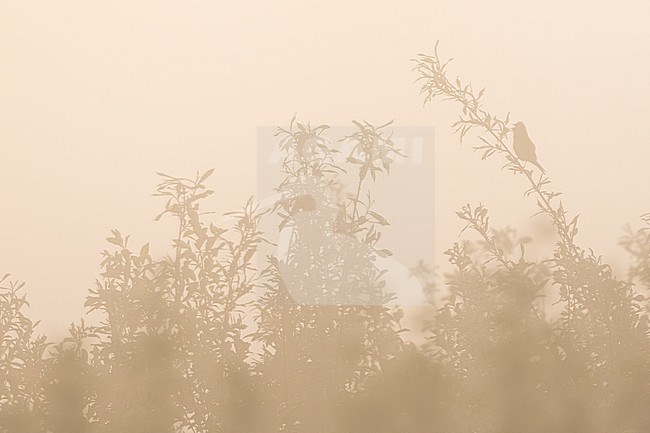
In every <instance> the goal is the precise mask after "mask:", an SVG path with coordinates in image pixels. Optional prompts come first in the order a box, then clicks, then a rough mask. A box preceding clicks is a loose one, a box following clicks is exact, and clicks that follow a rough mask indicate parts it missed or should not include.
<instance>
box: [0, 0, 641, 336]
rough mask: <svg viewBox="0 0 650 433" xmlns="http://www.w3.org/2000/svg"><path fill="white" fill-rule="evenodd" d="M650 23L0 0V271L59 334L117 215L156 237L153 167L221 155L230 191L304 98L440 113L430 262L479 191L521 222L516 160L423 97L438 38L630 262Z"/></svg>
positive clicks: (357, 6)
mask: <svg viewBox="0 0 650 433" xmlns="http://www.w3.org/2000/svg"><path fill="white" fill-rule="evenodd" d="M648 22H650V2H648V1H647V0H635V1H631V0H628V1H625V0H623V1H618V2H611V1H591V2H586V1H581V2H576V1H574V2H567V1H558V0H552V1H545V2H521V1H514V0H511V1H510V0H509V1H504V0H501V1H491V2H479V1H459V0H445V1H426V2H425V1H408V0H402V1H399V2H397V1H396V2H388V1H376V0H375V1H365V0H364V1H359V0H357V1H354V2H333V1H331V0H330V1H301V2H297V1H296V2H289V1H274V2H257V4H256V5H254V4H253V3H252V2H222V1H215V0H211V1H186V2H179V1H161V0H156V1H137V2H133V1H111V2H105V1H90V0H83V1H81V0H79V1H77V0H75V1H66V2H47V1H41V2H34V1H28V0H21V1H12V2H9V1H0V157H1V159H0V161H1V169H0V197H2V212H0V274H4V273H5V272H10V273H11V274H12V275H13V277H14V278H17V279H20V280H23V281H26V282H27V289H26V290H27V293H28V296H29V299H30V301H31V304H32V308H31V313H30V315H31V316H32V317H34V318H37V319H41V320H42V321H43V327H42V329H43V330H44V331H47V332H48V333H49V332H51V333H54V334H56V333H58V332H59V331H60V330H61V329H63V328H65V327H66V326H67V324H69V323H70V322H72V321H74V320H77V319H78V318H79V317H80V316H81V315H82V314H83V311H84V309H83V302H84V298H85V295H86V291H87V289H88V288H89V287H91V286H92V285H93V282H94V279H95V278H96V277H97V275H98V272H99V262H100V254H99V253H100V252H101V250H102V249H103V248H104V247H105V246H106V244H105V241H104V239H105V238H106V237H107V236H108V235H109V232H110V229H112V228H118V229H120V230H121V231H122V232H123V233H126V234H132V235H133V241H134V245H140V244H142V243H144V242H148V241H150V242H151V244H152V250H153V251H154V252H158V253H159V254H162V253H163V252H164V251H165V247H166V246H167V245H168V243H169V239H171V237H172V236H173V232H172V230H171V227H172V223H171V221H167V222H165V221H163V222H158V223H154V222H153V217H154V216H155V215H156V213H157V211H158V210H159V209H160V207H161V205H162V203H161V202H160V201H159V200H157V199H156V198H154V197H151V193H152V192H153V190H154V187H155V184H156V183H157V178H156V175H155V172H156V171H163V172H169V173H172V174H178V175H191V174H192V173H194V172H195V171H196V170H197V169H198V170H206V169H208V168H211V167H215V168H216V172H215V175H214V176H213V178H212V181H211V186H212V187H213V189H215V190H216V194H214V196H213V199H212V200H211V201H210V202H209V205H210V206H211V207H212V209H214V210H216V211H217V212H224V211H228V210H231V209H233V208H236V207H239V206H240V205H242V204H243V203H244V200H245V199H246V198H247V197H248V196H249V195H253V194H255V193H256V179H257V170H258V167H257V162H256V145H257V143H256V140H257V138H256V133H257V128H258V126H261V125H285V124H287V123H288V121H289V120H290V119H291V117H292V116H293V115H294V113H297V114H298V117H299V119H300V120H302V121H311V122H313V123H330V124H335V125H344V124H349V122H350V120H352V119H365V120H368V121H370V122H374V123H383V122H385V121H388V120H390V119H395V123H396V124H399V125H426V126H433V127H434V128H435V130H436V145H435V172H434V176H435V183H436V184H435V188H434V189H432V190H431V191H427V190H422V189H418V188H413V189H412V190H409V191H404V194H417V195H419V196H422V198H423V199H427V200H428V199H430V200H433V203H434V205H435V240H434V241H432V244H431V251H435V254H433V256H432V257H429V258H428V259H429V260H430V261H434V262H441V261H443V260H444V257H443V256H442V252H443V251H444V249H446V248H447V247H448V246H450V245H451V244H452V243H453V242H454V241H455V240H456V239H457V234H458V230H459V229H460V228H461V227H462V225H461V223H460V222H459V221H457V219H456V218H455V216H454V212H455V211H456V210H458V209H459V208H460V207H461V206H462V205H463V204H465V203H467V202H470V203H478V202H482V203H484V204H486V205H487V206H488V207H489V208H490V210H491V213H492V216H493V217H492V219H493V221H494V222H495V224H497V225H512V226H516V227H522V226H528V227H530V226H531V224H532V223H531V221H530V220H529V219H528V216H529V215H530V214H532V213H533V212H534V202H533V201H532V200H529V201H525V200H523V199H521V195H522V193H523V191H524V188H525V185H523V183H522V181H521V179H519V178H515V177H513V176H511V175H509V174H508V173H505V172H501V171H500V164H499V162H497V161H489V162H487V163H485V162H481V161H480V158H479V155H477V154H473V152H472V151H471V149H470V147H469V146H464V147H460V146H459V145H458V141H457V139H456V138H455V137H454V136H453V135H452V134H451V128H450V127H449V125H450V124H451V123H452V122H453V121H454V120H455V119H456V118H457V115H458V109H457V107H456V106H453V105H450V104H448V103H441V102H436V103H434V104H433V105H431V106H428V107H424V108H423V107H422V100H421V98H420V96H419V95H418V88H417V86H416V85H415V84H414V83H413V80H414V79H415V75H414V73H413V72H412V71H411V67H412V65H411V63H410V62H409V60H410V59H411V58H413V57H414V56H415V55H416V54H417V53H421V52H431V51H432V49H433V46H434V43H435V41H436V40H440V52H441V54H442V55H443V56H448V57H454V58H455V59H456V60H455V61H454V63H453V64H452V65H453V66H452V68H451V71H452V72H453V73H454V74H456V73H457V74H459V75H460V76H461V77H463V78H464V79H465V80H471V81H472V82H473V83H474V85H475V87H487V92H486V96H485V102H486V104H487V105H488V108H489V109H490V110H492V111H493V112H494V113H495V114H505V113H506V112H508V111H510V112H511V113H512V115H511V118H512V119H514V120H523V121H525V122H526V125H527V126H528V131H529V133H530V135H531V137H532V138H533V140H534V141H535V142H536V143H537V147H538V155H539V158H540V161H541V162H542V164H543V165H544V166H545V167H546V169H547V171H548V172H549V175H550V176H551V178H552V179H553V182H554V185H555V187H556V188H557V189H558V190H560V191H563V192H564V200H565V202H566V207H567V208H568V210H569V211H571V212H579V213H581V214H582V217H581V218H582V225H581V235H580V241H581V242H582V243H583V244H585V245H590V246H593V247H594V248H595V250H596V251H597V252H600V253H602V254H604V255H605V257H606V258H608V259H610V260H612V261H614V262H617V261H622V260H623V257H622V256H621V253H620V251H619V250H617V249H616V244H617V241H618V239H619V237H620V236H621V234H622V227H623V226H624V224H626V223H628V222H632V223H635V222H636V221H638V217H639V216H640V215H641V214H643V213H646V212H650V203H649V200H648V196H647V192H646V188H647V185H648V184H650V171H649V170H648V162H649V161H650V146H648V145H647V142H648V138H647V124H648V118H649V117H650V104H649V102H648V101H650V86H649V85H648V77H649V76H650V44H649V43H648V42H649V41H650V26H648ZM396 230H397V229H396ZM402 247H404V246H402ZM425 259H426V258H425ZM438 264H440V263H438Z"/></svg>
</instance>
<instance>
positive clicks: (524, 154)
mask: <svg viewBox="0 0 650 433" xmlns="http://www.w3.org/2000/svg"><path fill="white" fill-rule="evenodd" d="M513 132H514V137H515V138H514V143H513V146H512V147H514V149H515V153H516V154H517V158H519V159H520V160H522V161H525V162H530V163H531V164H533V165H535V166H536V167H537V168H539V169H540V170H541V171H542V173H544V174H546V170H544V167H542V165H541V164H540V163H539V161H537V153H535V143H533V141H532V140H531V139H530V137H529V136H528V131H526V125H524V123H523V122H517V123H515V127H514V128H513Z"/></svg>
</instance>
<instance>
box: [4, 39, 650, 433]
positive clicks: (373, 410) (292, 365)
mask: <svg viewBox="0 0 650 433" xmlns="http://www.w3.org/2000/svg"><path fill="white" fill-rule="evenodd" d="M436 48H437V47H436ZM447 67H448V62H443V61H441V60H440V58H439V56H438V53H437V49H436V52H435V53H434V54H433V55H420V56H419V57H418V58H417V59H416V60H415V70H416V72H417V73H418V77H419V79H420V80H421V82H422V93H423V94H424V97H425V102H430V101H431V100H433V99H436V98H442V99H445V100H448V101H451V102H453V103H456V104H458V106H459V108H460V112H461V114H460V119H459V120H458V121H457V122H456V123H455V125H454V127H455V128H456V129H457V132H458V134H459V135H460V138H461V139H466V137H467V136H468V134H470V133H474V134H475V135H476V137H477V141H476V144H475V146H474V149H475V150H477V151H479V152H481V154H482V157H483V159H486V158H502V160H503V163H504V167H505V168H507V169H508V171H509V172H510V173H508V174H507V175H513V176H516V177H517V178H518V179H521V180H522V185H524V188H525V194H524V195H525V197H534V198H535V199H536V203H537V206H538V207H539V213H540V214H541V215H542V216H541V217H546V218H549V219H550V221H551V222H552V223H553V224H554V227H555V229H556V233H557V237H556V240H557V242H556V244H555V248H554V250H553V251H549V252H548V257H547V258H546V259H544V260H542V261H533V260H531V259H530V258H528V257H527V255H526V244H527V243H528V242H529V241H530V239H523V238H520V237H519V236H518V234H517V232H516V231H514V230H512V229H502V230H499V229H495V228H494V227H493V226H492V222H491V221H490V218H489V215H488V209H487V208H486V207H485V206H483V205H481V204H479V205H470V204H468V205H466V206H464V207H463V208H462V209H460V210H458V211H457V212H456V215H457V216H458V218H460V219H461V220H462V221H463V222H464V223H465V224H466V227H465V229H464V230H463V232H465V231H470V232H473V233H474V234H475V235H476V236H475V237H474V238H472V239H473V240H466V239H463V240H459V242H457V243H455V244H454V245H452V246H451V247H450V248H449V249H448V250H447V251H446V256H447V257H448V259H449V264H450V267H449V272H448V273H446V274H445V275H444V276H443V277H442V279H443V280H444V283H445V286H446V289H445V290H442V289H440V290H438V291H439V292H442V293H443V294H444V297H443V298H442V301H441V302H438V303H437V304H438V305H437V307H438V308H437V312H436V314H434V315H433V316H432V317H430V318H429V319H430V320H429V324H428V325H427V327H426V329H425V332H426V333H427V335H428V337H429V343H428V344H427V345H425V346H424V347H417V346H416V345H415V344H413V343H412V342H410V341H408V340H407V339H405V338H403V337H402V331H403V329H402V327H401V325H400V320H401V317H402V314H403V312H402V310H401V309H400V308H398V307H389V303H390V302H391V301H392V300H394V295H393V293H394V292H395V291H396V289H397V288H395V287H390V286H388V284H387V283H386V279H385V278H384V277H385V272H386V271H385V270H382V269H381V268H380V266H379V265H378V263H377V261H378V258H379V257H381V258H386V257H390V255H391V252H390V251H389V250H388V249H386V248H385V247H383V246H382V242H381V237H382V230H388V229H393V230H407V229H409V228H408V227H390V226H389V223H388V221H387V219H386V218H385V217H384V216H382V215H381V214H380V213H379V212H378V211H377V208H376V206H375V201H374V198H373V195H372V188H373V183H374V181H375V179H376V178H377V176H379V175H388V174H389V173H390V168H391V166H392V164H393V163H394V161H395V158H396V157H397V156H401V155H402V153H401V150H400V149H398V148H397V147H396V146H395V143H394V142H393V141H392V139H391V135H390V127H391V125H390V123H389V124H385V125H381V126H378V127H376V126H373V125H371V124H369V123H367V122H354V125H355V128H356V130H355V132H354V133H352V134H351V135H349V136H347V137H339V138H340V139H341V141H342V142H345V143H346V144H347V147H346V148H347V149H349V153H348V154H346V155H343V157H344V158H343V160H344V161H345V162H344V163H341V162H339V161H340V158H337V156H338V154H339V153H340V152H341V150H340V149H341V146H340V145H339V143H338V142H332V141H330V140H331V138H329V137H328V136H327V133H326V132H327V130H328V127H327V126H325V125H320V126H316V127H312V126H311V125H310V124H303V123H299V122H296V121H295V118H294V119H293V120H292V121H291V124H290V127H289V128H287V129H279V130H278V134H277V139H278V145H279V147H280V149H281V151H282V152H283V153H284V156H285V157H284V160H283V163H282V173H283V176H284V180H283V181H282V182H281V183H280V184H279V185H278V186H277V189H276V192H277V194H278V199H277V200H276V202H275V205H274V206H272V207H271V208H269V209H260V208H258V206H257V205H256V202H255V200H253V199H250V200H248V201H247V202H246V203H245V205H244V206H243V208H242V209H241V210H239V211H237V212H233V213H229V214H227V216H228V217H229V218H230V221H231V223H228V224H226V225H224V226H222V225H223V224H215V221H211V220H210V219H209V217H208V216H206V214H208V213H207V212H205V210H204V209H202V207H201V206H202V205H203V204H204V202H203V200H204V199H205V198H206V197H208V196H209V195H210V194H212V191H211V190H209V189H208V187H207V182H208V180H209V178H210V176H211V174H212V170H210V171H208V172H206V173H202V174H201V173H197V174H196V176H194V177H192V178H181V177H175V176H170V175H167V174H162V173H161V174H160V178H161V180H160V184H159V185H158V188H157V190H156V193H155V195H156V196H159V197H161V198H162V199H163V200H164V205H163V206H164V208H163V212H162V213H161V214H160V215H158V217H157V218H156V219H158V218H162V217H166V218H167V217H171V218H174V219H175V221H176V222H177V232H176V234H175V235H174V238H173V239H172V242H171V248H170V250H169V251H168V253H167V255H166V256H165V257H164V258H162V259H155V258H154V256H155V255H152V253H151V252H150V251H149V245H148V244H145V245H139V246H137V247H133V246H132V245H131V244H130V242H129V236H125V235H124V234H122V233H121V232H119V231H118V230H113V231H112V233H111V235H110V237H109V238H107V242H108V244H109V247H108V248H107V249H106V250H105V251H103V253H102V261H101V272H100V274H99V277H98V279H97V281H96V285H95V287H93V288H91V289H90V290H89V293H88V296H87V300H86V304H85V305H86V307H87V309H88V312H89V313H90V312H95V313H94V314H99V315H100V316H101V321H100V323H93V324H90V323H87V322H88V320H86V321H84V320H83V319H82V320H79V321H78V322H76V323H73V324H72V325H71V326H70V329H69V333H68V334H69V335H68V337H66V338H65V339H64V340H63V341H61V342H59V343H57V344H54V343H53V342H50V341H48V340H47V338H46V337H43V336H39V335H36V333H35V329H36V326H37V322H33V321H32V320H31V319H30V318H29V317H27V316H26V314H25V311H24V309H25V307H26V306H27V301H26V297H25V295H24V293H23V292H22V290H23V285H22V284H20V283H18V282H15V281H12V280H10V278H9V276H8V275H5V276H4V277H3V278H2V279H1V280H0V338H1V339H2V343H1V345H0V427H2V428H3V429H4V430H3V431H6V432H10V433H28V432H30V433H31V432H55V433H77V432H93V433H94V432H97V433H104V432H111V433H159V432H193V433H207V432H210V433H212V432H228V433H231V432H232V433H235V432H237V433H240V432H241V433H246V432H250V433H262V432H293V433H301V432H305V433H316V432H336V433H345V432H350V433H362V432H369V433H370V432H372V433H404V432H422V433H425V432H431V433H433V432H441V433H442V432H449V433H456V432H457V433H473V432H485V433H488V432H494V433H523V432H530V433H551V432H557V433H563V432H571V433H583V432H584V433H600V432H602V433H614V432H620V433H631V432H639V433H640V432H646V431H649V430H650V411H649V410H648V407H650V334H649V332H650V331H649V327H648V302H647V298H646V296H645V294H646V292H647V289H648V286H649V284H650V271H649V269H650V265H649V263H650V234H649V233H650V230H649V229H648V227H645V228H641V229H640V230H633V229H629V231H628V233H627V234H626V235H625V237H624V238H623V239H622V241H621V243H622V245H623V247H624V249H625V250H626V251H627V252H629V253H630V256H631V261H630V271H629V275H628V276H626V278H623V279H621V278H618V277H617V276H616V275H614V272H613V271H612V269H611V267H610V266H608V265H607V264H606V263H603V261H602V259H601V258H600V257H599V256H597V255H596V254H595V253H594V252H593V251H592V250H590V249H589V248H587V247H584V246H581V245H579V244H578V242H577V239H576V235H577V233H578V219H577V217H571V216H570V215H569V212H568V211H567V210H566V209H565V207H564V205H563V203H562V202H561V201H560V198H559V196H560V194H559V193H558V192H556V191H553V190H552V187H551V182H550V178H549V177H548V175H546V174H544V173H542V174H540V175H538V176H536V175H535V174H534V173H533V171H531V170H530V168H527V167H526V165H525V161H521V160H520V159H519V158H517V155H516V154H515V152H514V151H513V150H512V146H511V139H512V125H511V123H510V118H509V115H506V116H505V117H504V118H501V117H497V116H495V115H493V114H491V113H489V112H488V111H487V110H486V109H485V108H484V107H483V105H482V103H481V97H482V95H483V91H479V92H475V91H474V90H473V88H472V86H471V85H469V84H463V82H461V80H460V79H455V80H450V79H449V78H448V72H447ZM342 173H346V174H347V175H348V176H351V177H352V178H353V179H354V180H355V184H354V188H353V191H351V192H349V193H345V192H342V191H341V189H340V188H339V184H338V183H337V179H338V178H339V176H340V175H341V174H342ZM432 199H433V198H432ZM524 199H527V198H524ZM263 220H264V221H270V222H272V223H273V224H274V225H275V227H277V233H268V232H266V233H265V232H263V231H262V229H261V228H260V227H261V222H262V221H263ZM644 222H645V223H646V224H650V218H648V217H645V218H644ZM505 223H507V222H505ZM504 225H505V224H504ZM276 237H278V238H279V241H277V245H278V248H276V249H275V252H274V253H269V254H266V253H265V251H266V250H265V248H264V245H265V244H270V243H273V242H274V241H275V238H276ZM414 274H415V275H417V276H418V277H420V278H421V279H422V281H423V285H424V286H425V287H424V289H425V291H426V292H427V295H428V296H429V297H430V298H431V299H432V300H433V294H434V292H436V290H435V287H436V282H437V281H436V279H435V278H434V275H433V272H432V270H431V268H430V267H428V266H427V265H426V264H425V262H423V263H420V265H419V266H418V267H417V268H416V269H414ZM549 290H550V291H553V292H556V294H554V295H552V296H554V298H555V299H554V300H557V303H558V304H560V307H561V309H560V313H559V314H556V315H552V314H549V313H548V312H547V311H545V309H544V303H543V302H541V297H542V296H543V293H545V292H548V291H549Z"/></svg>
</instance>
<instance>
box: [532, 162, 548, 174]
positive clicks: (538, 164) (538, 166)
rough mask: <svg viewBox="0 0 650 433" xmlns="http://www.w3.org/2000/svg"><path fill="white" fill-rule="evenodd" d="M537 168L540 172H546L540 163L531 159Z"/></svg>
mask: <svg viewBox="0 0 650 433" xmlns="http://www.w3.org/2000/svg"><path fill="white" fill-rule="evenodd" d="M531 162H532V163H533V164H535V166H536V167H537V168H539V169H540V170H541V171H542V174H546V170H544V167H542V164H540V163H539V162H537V161H531Z"/></svg>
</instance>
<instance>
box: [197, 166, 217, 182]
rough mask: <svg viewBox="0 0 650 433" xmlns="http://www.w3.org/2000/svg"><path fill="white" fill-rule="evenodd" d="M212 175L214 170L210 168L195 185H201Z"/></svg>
mask: <svg viewBox="0 0 650 433" xmlns="http://www.w3.org/2000/svg"><path fill="white" fill-rule="evenodd" d="M212 173H214V168H211V169H210V170H208V171H206V172H205V173H203V176H201V178H200V179H199V180H198V181H197V182H196V183H197V184H201V183H203V182H204V181H205V180H206V179H207V178H209V177H210V176H211V175H212Z"/></svg>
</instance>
